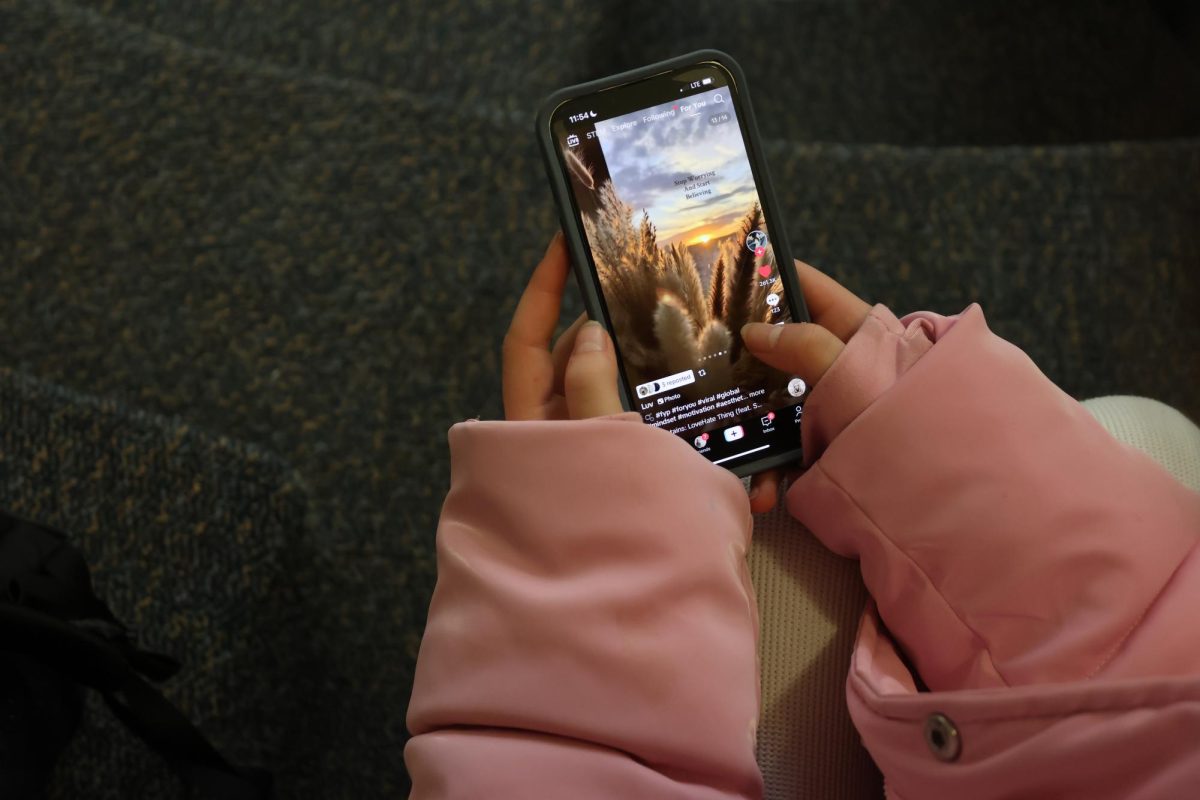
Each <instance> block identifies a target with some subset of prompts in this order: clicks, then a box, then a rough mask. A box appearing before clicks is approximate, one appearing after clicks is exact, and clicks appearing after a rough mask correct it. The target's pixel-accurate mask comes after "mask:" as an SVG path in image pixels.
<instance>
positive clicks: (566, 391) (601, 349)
mask: <svg viewBox="0 0 1200 800" xmlns="http://www.w3.org/2000/svg"><path fill="white" fill-rule="evenodd" d="M569 271H570V263H569V261H568V259H567V246H566V243H565V242H564V241H563V236H562V234H561V233H558V234H555V236H554V238H553V239H552V240H551V241H550V246H549V247H548V248H547V249H546V255H545V256H543V257H542V261H541V263H540V264H538V265H537V268H536V269H534V271H533V277H531V278H530V279H529V285H528V286H527V287H525V293H524V294H523V295H521V300H520V302H519V303H518V304H517V310H516V312H515V313H514V314H513V320H512V324H511V325H510V326H509V328H508V333H507V334H505V336H504V349H503V353H504V368H503V375H504V377H503V385H504V389H503V394H504V418H505V419H509V420H534V419H541V420H552V419H586V418H588V417H600V416H604V415H606V414H619V413H621V411H623V410H624V409H622V408H621V397H620V395H619V394H618V393H617V356H616V353H615V352H614V351H613V346H612V340H611V339H609V336H608V333H607V332H606V331H605V330H604V328H603V327H602V326H601V325H600V324H599V323H596V322H588V321H587V319H586V317H585V316H580V317H579V319H577V320H575V322H574V323H573V324H572V325H571V327H570V328H568V329H567V330H566V332H565V333H563V335H562V336H560V337H558V341H557V342H556V343H555V344H554V348H553V351H551V349H550V339H551V337H552V336H554V328H555V327H556V326H557V325H558V315H559V311H560V310H561V309H562V294H563V287H564V286H565V285H566V283H567V273H568V272H569Z"/></svg>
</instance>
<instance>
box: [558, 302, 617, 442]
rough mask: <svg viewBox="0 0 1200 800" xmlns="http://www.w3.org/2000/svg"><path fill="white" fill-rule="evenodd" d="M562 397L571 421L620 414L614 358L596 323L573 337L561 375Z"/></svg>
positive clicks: (609, 341) (603, 331)
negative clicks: (572, 346) (573, 341)
mask: <svg viewBox="0 0 1200 800" xmlns="http://www.w3.org/2000/svg"><path fill="white" fill-rule="evenodd" d="M563 393H564V394H566V396H567V413H568V415H569V416H570V417H571V419H587V418H588V417H602V416H605V415H607V414H620V413H621V412H622V411H623V410H624V409H623V408H621V397H620V395H619V394H617V356H616V354H615V353H614V352H613V347H612V340H611V339H609V337H608V333H606V332H605V330H604V328H603V327H601V326H600V324H599V323H597V322H588V323H586V324H585V325H584V326H583V327H582V328H580V329H579V333H578V334H576V336H575V348H574V349H573V350H572V351H571V358H570V360H568V361H567V369H566V372H565V373H563Z"/></svg>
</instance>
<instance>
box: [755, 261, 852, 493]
mask: <svg viewBox="0 0 1200 800" xmlns="http://www.w3.org/2000/svg"><path fill="white" fill-rule="evenodd" d="M796 272H797V273H798V274H799V276H800V287H801V289H802V290H803V291H804V301H805V302H806V303H807V304H808V311H809V313H810V314H811V315H812V319H813V321H812V322H799V323H790V324H788V325H768V324H766V323H763V322H752V323H750V324H749V325H746V326H745V327H744V328H742V341H743V343H745V345H746V349H748V350H749V351H750V352H751V353H753V354H754V355H755V357H756V358H758V359H759V360H761V361H763V362H765V363H767V364H770V365H771V366H772V367H775V368H776V369H779V370H782V371H783V372H786V373H788V374H789V375H799V376H800V377H801V378H803V379H804V382H805V383H807V384H808V385H809V386H816V384H817V382H818V381H819V380H820V379H821V376H822V375H824V374H825V371H826V370H828V369H829V367H830V366H831V365H832V364H833V362H834V359H836V358H837V357H838V356H839V355H840V354H841V352H842V349H843V348H844V347H845V343H846V342H848V341H850V337H851V336H853V335H854V334H855V333H856V332H857V331H858V329H859V328H860V327H862V324H863V321H864V320H865V319H866V318H867V314H868V313H870V311H871V307H870V306H869V305H867V304H866V303H865V302H863V301H862V300H860V299H859V298H858V297H856V296H855V295H854V294H853V293H852V292H850V291H849V290H848V289H846V288H845V287H843V286H842V285H841V284H839V283H838V282H837V281H835V280H834V279H833V278H831V277H829V276H828V275H826V274H825V273H823V272H821V271H820V270H818V269H816V268H815V267H810V266H809V265H808V264H805V263H803V262H800V261H797V262H796ZM781 479H782V473H781V471H780V470H777V469H773V470H768V471H767V472H760V473H759V474H758V475H755V476H754V479H753V480H752V481H751V482H750V510H751V511H753V512H755V513H756V514H761V513H762V512H764V511H770V510H771V509H772V508H774V507H775V502H776V499H777V497H778V495H779V483H780V481H781Z"/></svg>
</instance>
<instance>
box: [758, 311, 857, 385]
mask: <svg viewBox="0 0 1200 800" xmlns="http://www.w3.org/2000/svg"><path fill="white" fill-rule="evenodd" d="M742 342H743V343H744V344H745V345H746V349H748V350H749V351H750V352H751V353H753V354H754V356H755V357H757V358H758V359H759V360H760V361H762V362H764V363H765V364H768V365H770V366H772V367H775V369H778V370H781V371H783V372H786V373H788V374H789V375H799V376H800V377H801V378H803V379H804V382H805V383H807V384H808V385H809V386H815V385H816V383H817V381H819V380H820V379H821V376H822V375H824V374H825V371H826V370H827V369H829V367H830V366H832V365H833V362H834V359H836V358H837V357H838V356H839V355H841V352H842V350H843V349H844V348H845V345H844V344H842V340H841V339H839V338H838V337H836V336H834V335H833V334H832V333H830V332H829V331H828V330H826V329H825V328H822V327H821V326H820V325H817V324H815V323H812V322H791V323H788V324H786V325H768V324H767V323H765V322H751V323H749V324H748V325H746V326H745V327H743V328H742Z"/></svg>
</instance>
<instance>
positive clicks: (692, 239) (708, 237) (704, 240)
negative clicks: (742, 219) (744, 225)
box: [672, 221, 738, 245]
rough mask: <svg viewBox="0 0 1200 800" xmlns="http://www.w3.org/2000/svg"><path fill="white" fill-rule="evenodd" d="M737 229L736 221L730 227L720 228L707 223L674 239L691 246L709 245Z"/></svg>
mask: <svg viewBox="0 0 1200 800" xmlns="http://www.w3.org/2000/svg"><path fill="white" fill-rule="evenodd" d="M737 227H738V222H736V221H735V222H733V223H731V224H729V225H723V226H720V227H718V226H716V225H710V224H707V223H706V224H704V225H700V226H697V227H695V228H692V229H691V230H690V231H686V232H684V233H681V234H680V235H679V236H677V237H672V238H674V240H675V241H679V242H686V243H687V244H689V245H693V244H708V243H709V242H711V241H714V240H716V239H720V238H722V237H725V236H728V235H729V234H731V233H733V232H734V231H736V230H737Z"/></svg>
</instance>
